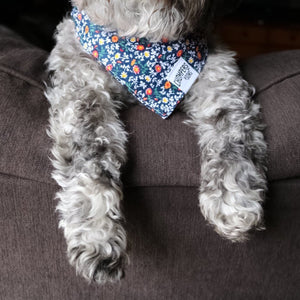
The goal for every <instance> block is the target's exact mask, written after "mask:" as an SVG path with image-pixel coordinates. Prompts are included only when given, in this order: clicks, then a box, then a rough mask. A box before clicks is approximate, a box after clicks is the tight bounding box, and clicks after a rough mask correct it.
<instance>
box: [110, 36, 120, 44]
mask: <svg viewBox="0 0 300 300" xmlns="http://www.w3.org/2000/svg"><path fill="white" fill-rule="evenodd" d="M111 40H112V42H113V43H116V42H117V41H118V40H119V38H118V37H117V36H116V35H113V36H112V38H111Z"/></svg>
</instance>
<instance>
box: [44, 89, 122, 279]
mask: <svg viewBox="0 0 300 300" xmlns="http://www.w3.org/2000/svg"><path fill="white" fill-rule="evenodd" d="M57 89H59V88H57ZM65 92H66V93H67V94H68V92H71V95H72V94H73V93H74V90H72V91H68V90H66V91H65ZM52 93H55V88H54V90H53V91H52ZM58 93H59V94H60V97H61V98H60V101H61V103H63V102H64V101H65V99H63V97H64V95H62V93H61V90H60V91H59V92H58ZM101 93H102V92H101V91H100V92H99V91H97V92H94V91H92V90H89V94H88V95H85V97H83V96H84V95H83V93H81V94H82V97H83V98H81V99H80V100H77V101H76V100H75V99H74V101H66V104H65V105H57V106H55V105H53V106H52V109H51V118H50V124H51V129H50V130H51V132H50V135H51V137H52V138H53V140H54V146H53V149H52V153H53V156H54V159H53V166H54V168H55V170H54V171H53V174H52V175H53V178H54V179H55V180H56V181H57V183H58V184H59V185H60V186H61V190H60V191H59V192H58V193H57V197H58V199H59V203H58V206H57V210H58V211H59V214H60V227H61V228H63V229H64V235H65V238H66V241H67V247H68V248H67V253H68V258H69V260H70V263H71V264H72V265H74V266H75V267H76V270H77V272H78V273H79V274H81V275H82V276H84V277H85V278H86V279H87V280H89V281H96V282H98V283H103V282H105V281H113V280H115V279H119V278H120V277H121V276H122V272H123V267H124V263H125V262H126V254H125V249H126V236H125V232H124V230H123V227H122V225H121V223H122V215H121V212H120V200H121V199H122V190H121V183H120V167H121V164H122V163H123V162H124V160H125V150H124V149H125V145H124V144H125V141H126V133H125V132H124V129H123V127H122V125H121V123H120V122H119V121H118V118H117V115H116V112H115V109H114V108H113V104H111V103H109V101H108V99H105V98H107V95H106V96H105V97H104V96H103V94H101ZM79 94H80V93H79ZM106 94H107V93H106ZM68 97H70V94H68ZM76 97H78V95H76Z"/></svg>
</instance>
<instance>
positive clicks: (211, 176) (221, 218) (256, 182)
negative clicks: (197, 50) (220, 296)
mask: <svg viewBox="0 0 300 300" xmlns="http://www.w3.org/2000/svg"><path fill="white" fill-rule="evenodd" d="M252 93H253V89H252V88H251V87H250V86H249V85H248V84H247V82H246V81H244V80H243V79H242V78H241V77H240V76H239V70H238V68H237V66H236V63H235V61H234V59H233V53H231V52H226V51H221V50H219V51H217V52H216V53H215V54H211V55H210V56H209V57H208V60H207V64H206V66H205V68H204V70H203V72H202V73H201V74H200V77H199V79H198V81H197V82H196V83H195V84H194V86H193V88H192V90H191V91H190V93H189V94H188V95H187V96H186V99H185V100H184V101H183V107H184V109H185V111H186V112H187V114H188V115H189V117H190V121H188V122H190V123H191V124H192V125H193V126H194V127H195V128H196V133H197V134H198V136H199V145H200V151H201V158H202V161H201V187H200V196H199V200H200V207H201V210H202V213H203V215H204V216H205V218H206V219H207V220H208V221H209V222H210V224H212V225H213V226H214V228H215V230H216V231H217V232H218V233H219V234H220V235H222V236H224V237H226V238H228V239H231V240H232V241H242V240H244V239H245V238H246V237H247V232H248V231H249V230H250V229H251V228H258V229H259V228H262V216H263V211H262V207H261V203H262V201H263V194H264V191H265V189H266V180H265V175H264V171H265V167H264V163H265V162H264V160H265V154H266V144H265V142H264V138H263V134H262V132H261V130H262V129H263V126H262V125H261V123H260V118H259V105H258V104H255V103H254V102H253V101H252V100H251V94H252Z"/></svg>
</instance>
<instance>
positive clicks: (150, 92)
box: [146, 88, 152, 96]
mask: <svg viewBox="0 0 300 300" xmlns="http://www.w3.org/2000/svg"><path fill="white" fill-rule="evenodd" d="M146 95H148V96H150V95H152V89H151V88H148V89H147V90H146Z"/></svg>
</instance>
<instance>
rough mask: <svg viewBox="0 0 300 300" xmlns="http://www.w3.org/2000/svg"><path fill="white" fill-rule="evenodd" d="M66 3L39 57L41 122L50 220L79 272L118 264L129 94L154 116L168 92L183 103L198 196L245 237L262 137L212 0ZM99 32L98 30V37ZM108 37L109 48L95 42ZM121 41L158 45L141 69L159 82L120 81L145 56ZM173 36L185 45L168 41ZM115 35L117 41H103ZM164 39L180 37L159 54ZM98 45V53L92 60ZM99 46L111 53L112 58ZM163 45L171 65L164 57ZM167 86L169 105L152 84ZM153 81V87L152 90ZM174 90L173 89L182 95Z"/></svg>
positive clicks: (256, 218) (103, 278) (90, 273)
mask: <svg viewBox="0 0 300 300" xmlns="http://www.w3.org/2000/svg"><path fill="white" fill-rule="evenodd" d="M72 4H73V6H74V9H73V12H72V16H69V17H66V18H65V19H64V20H63V21H62V22H61V23H60V24H59V25H58V27H57V33H56V46H55V47H54V49H53V50H52V52H51V54H50V56H49V59H48V69H49V72H50V73H51V80H50V81H51V83H50V84H49V86H48V88H47V91H46V96H47V99H48V101H49V103H50V110H49V113H50V118H49V130H48V134H49V136H50V137H51V138H52V140H53V148H52V155H53V158H52V164H53V167H54V170H53V173H52V177H53V178H54V179H55V180H56V182H57V183H58V185H59V186H60V187H61V189H60V190H59V192H58V193H57V198H58V200H59V201H58V205H57V210H58V212H59V227H60V228H62V229H63V231H64V236H65V239H66V242H67V255H68V259H69V262H70V264H71V265H73V266H74V267H75V268H76V271H77V273H78V274H80V275H81V276H83V277H84V278H85V279H87V280H88V281H89V282H96V283H99V284H103V283H105V282H114V281H118V280H120V278H122V277H123V275H124V269H125V267H126V265H127V264H128V256H127V253H126V246H127V241H126V232H125V230H124V228H123V215H122V212H121V208H120V203H121V200H122V197H123V194H122V184H121V181H120V169H121V166H122V165H123V164H124V163H125V162H126V142H127V133H126V132H125V130H124V126H123V124H122V121H121V120H120V119H119V110H120V109H121V108H122V107H124V104H128V103H133V102H136V101H137V99H138V100H140V101H141V102H143V100H148V99H149V102H151V101H152V102H153V103H152V104H153V105H152V106H149V107H148V108H149V109H151V110H153V111H155V112H156V113H159V114H160V115H161V116H162V117H163V118H167V117H168V116H169V115H170V111H171V112H172V110H173V109H174V106H176V105H177V103H178V102H180V104H179V105H178V107H179V109H181V110H183V111H184V112H186V115H187V123H188V124H190V126H193V127H194V129H195V132H196V134H197V136H198V139H199V140H198V143H199V152H200V153H201V174H199V175H200V178H201V185H200V193H199V203H200V208H201V212H202V214H203V216H204V217H205V219H206V220H207V221H208V223H209V224H211V225H212V227H213V228H214V229H215V231H216V232H217V233H218V234H219V235H220V236H222V237H224V238H227V239H229V240H231V241H233V242H239V241H244V240H246V239H247V238H248V233H249V231H250V230H251V229H258V230H262V229H264V225H263V209H262V203H263V200H264V194H265V191H266V176H265V172H266V149H267V146H266V142H265V140H264V136H263V129H264V125H263V124H262V121H261V113H260V106H259V104H258V103H256V102H255V101H254V100H253V99H252V98H253V95H254V88H253V87H252V86H251V85H249V84H248V83H247V82H246V81H245V80H244V79H243V78H242V77H241V75H240V71H239V68H238V66H237V63H236V61H235V58H234V56H235V53H234V52H232V51H229V50H227V49H226V47H224V46H222V45H221V44H220V43H219V42H216V39H215V38H214V37H213V35H212V33H211V32H210V26H209V24H210V19H211V15H212V12H213V10H214V5H213V1H211V0H73V2H72ZM87 24H88V25H87ZM91 31H93V32H92V35H91V36H89V39H88V40H85V38H86V37H87V36H88V34H89V33H90V32H91ZM94 34H96V36H95V35H94ZM97 34H98V36H97ZM102 34H104V36H103V37H105V38H103V41H102V40H101V41H100V39H99V37H100V36H102ZM107 40H108V41H109V45H106V46H107V47H108V48H105V47H106V46H105V47H104V46H103V47H101V44H102V43H103V42H105V41H107ZM117 42H120V44H118V45H117V44H113V43H117ZM130 43H132V45H137V46H136V49H135V50H137V51H140V52H139V53H138V54H136V53H135V50H134V51H132V52H130V53H131V54H132V53H133V54H132V55H144V56H148V54H149V55H152V54H151V52H154V56H155V59H158V60H159V59H162V55H164V56H166V57H167V59H166V60H165V61H163V60H161V63H160V61H158V62H159V63H158V64H157V63H154V64H153V65H152V67H153V68H154V69H155V70H154V69H153V70H152V71H153V72H152V71H151V72H152V73H155V71H156V73H159V74H158V75H157V74H156V75H157V76H160V77H158V78H159V79H158V80H154V81H157V82H160V83H161V84H162V86H160V87H159V88H158V87H157V86H155V85H153V88H150V89H149V88H148V90H147V89H146V87H147V85H146V83H139V84H138V85H140V86H142V88H144V93H143V94H141V95H139V93H140V92H141V91H140V90H138V89H135V87H136V86H135V87H133V88H132V86H131V85H130V86H129V85H128V83H123V84H122V80H123V79H124V78H125V77H126V76H127V73H128V72H129V73H131V75H133V77H131V80H132V82H134V80H136V79H134V78H135V77H134V75H140V70H141V69H142V68H146V58H145V60H144V62H140V63H137V62H136V61H137V60H136V59H135V58H134V57H129V55H131V54H130V53H126V49H127V48H128V47H129V46H128V45H129V44H130ZM174 43H175V44H174ZM178 44H179V46H178ZM130 45H131V44H130ZM181 46H182V47H185V48H184V49H185V50H184V51H185V52H183V51H181V50H178V49H180V47H181ZM110 47H112V48H110ZM113 47H114V51H117V52H116V53H115V52H111V51H112V50H111V49H113ZM122 47H123V48H126V47H127V48H126V49H125V50H124V49H122ZM155 47H158V48H155ZM159 47H161V49H165V50H164V54H159V50H157V49H159ZM168 47H170V48H168ZM172 47H173V48H174V47H175V48H176V47H179V48H176V49H175V50H176V51H175V52H174V53H173V54H172V55H171V54H170V56H168V55H167V54H168V51H169V50H170V49H173V48H172ZM103 49H109V50H106V51H104V50H103ZM147 49H148V50H147ZM153 49H156V50H153ZM146 50H147V51H148V54H147V55H146ZM152 50H153V51H152ZM157 51H158V52H157ZM170 52H172V51H170ZM100 53H101V55H104V56H103V57H102V60H101V61H99V55H100ZM118 53H119V54H118ZM186 53H189V54H190V59H188V57H187V56H184V55H186ZM107 55H110V58H111V57H112V56H113V57H114V58H115V60H114V61H113V64H114V65H113V64H112V63H109V59H110V58H107ZM125 55H128V57H129V58H128V65H127V66H123V72H120V73H119V75H118V74H117V75H116V74H113V72H112V68H114V67H115V66H117V64H118V63H119V61H121V60H122V57H123V58H124V57H125ZM193 55H194V56H193ZM139 57H140V56H139ZM168 57H171V60H172V63H173V65H171V67H166V66H165V64H166V63H168V60H169V58H168ZM187 60H189V61H187ZM141 61H142V60H141ZM194 61H196V62H197V64H196V62H195V65H193V62H194ZM99 62H100V63H99ZM187 63H188V64H187ZM118 66H119V65H118ZM134 68H135V69H134ZM147 68H148V69H147ZM147 68H146V69H145V70H146V73H145V74H143V75H142V76H140V77H139V79H140V78H141V77H143V78H144V79H146V81H147V78H148V77H147V76H148V75H147V72H149V70H150V68H151V66H150V67H149V66H148V67H147ZM163 68H164V69H167V70H169V71H170V72H169V73H168V74H167V78H165V77H164V76H165V75H164V76H162V75H161V74H162V73H161V72H162V69H163ZM168 68H169V69H168ZM126 72H127V73H126ZM195 72H196V73H195ZM125 73H126V74H125ZM132 73H134V74H132ZM152 73H151V74H152ZM115 75H116V76H117V77H116V78H114V77H113V76H115ZM118 76H119V77H118ZM149 76H150V73H149ZM132 78H133V79H132ZM150 79H151V78H150ZM132 82H131V83H132ZM131 83H130V84H131ZM163 84H164V85H163ZM171 86H172V87H173V88H172V89H173V92H174V94H172V95H170V97H171V98H172V101H173V102H172V101H170V102H172V103H171V104H172V105H171V108H170V107H169V106H168V107H167V106H164V105H163V104H164V102H167V101H168V99H167V98H166V97H164V94H161V91H164V92H165V90H166V89H168V91H167V92H169V89H170V87H171ZM155 88H157V90H158V92H159V93H160V94H158V96H157V95H156V97H155V95H153V89H155ZM164 89H165V90H164ZM176 93H178V94H180V95H179V96H180V97H182V96H183V97H182V99H181V100H178V99H179V98H176V97H177V96H178V95H177V94H176ZM179 96H178V97H179ZM145 97H146V98H145ZM157 97H158V98H159V97H161V98H162V99H158V98H157ZM165 98H166V99H165ZM171 98H170V99H171ZM150 100H151V101H150ZM157 100H159V101H160V102H159V103H160V104H159V105H157V103H156V101H157ZM144 102H147V101H144ZM147 103H148V102H147ZM174 103H175V105H174ZM146 106H147V105H146ZM161 108H163V109H161ZM149 113H152V112H149ZM175 113H176V112H175Z"/></svg>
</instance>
